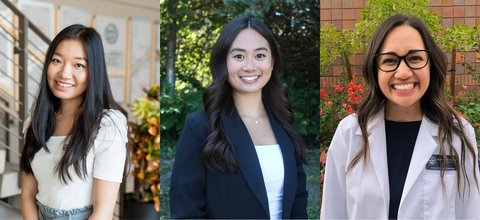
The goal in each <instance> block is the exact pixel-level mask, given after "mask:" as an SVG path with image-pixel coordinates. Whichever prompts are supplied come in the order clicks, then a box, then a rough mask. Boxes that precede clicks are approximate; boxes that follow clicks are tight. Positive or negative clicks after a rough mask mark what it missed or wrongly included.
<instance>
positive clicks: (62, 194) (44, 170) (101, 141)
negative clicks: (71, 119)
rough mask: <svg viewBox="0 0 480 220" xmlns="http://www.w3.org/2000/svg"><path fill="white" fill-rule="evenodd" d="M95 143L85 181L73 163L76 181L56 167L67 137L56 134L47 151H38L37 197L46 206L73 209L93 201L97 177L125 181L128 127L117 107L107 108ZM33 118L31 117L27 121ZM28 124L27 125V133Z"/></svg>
mask: <svg viewBox="0 0 480 220" xmlns="http://www.w3.org/2000/svg"><path fill="white" fill-rule="evenodd" d="M105 111H107V114H106V115H105V116H104V117H103V118H102V121H101V124H100V128H99V131H98V135H97V137H96V139H95V143H94V146H92V148H91V149H90V151H89V153H88V155H87V161H86V163H87V173H88V176H87V178H86V179H85V180H83V179H80V178H79V177H78V175H77V174H76V173H75V170H74V168H73V166H71V167H70V168H69V174H70V176H71V177H72V181H69V182H68V185H66V184H64V183H63V182H62V181H61V179H60V177H59V175H58V173H56V172H55V166H56V165H57V164H58V161H59V160H60V158H61V156H62V154H63V149H62V148H63V145H64V144H65V139H66V137H67V136H52V137H50V139H49V140H48V141H47V148H48V149H49V150H50V153H47V152H46V151H45V150H44V149H43V148H42V149H40V151H38V152H37V153H36V154H35V157H34V158H33V160H32V163H31V166H32V170H33V174H34V176H35V178H36V179H37V182H38V194H37V196H36V198H37V200H38V201H39V202H40V203H42V204H43V205H45V206H48V207H51V208H54V209H58V210H69V209H74V208H82V207H84V206H89V205H92V204H93V184H94V178H97V179H101V180H105V181H111V182H122V177H123V168H124V163H125V156H126V148H125V143H127V142H128V133H127V131H128V127H127V121H126V118H125V116H124V115H123V114H122V113H121V112H120V111H117V110H105ZM29 123H30V121H29V120H28V119H27V120H26V121H25V124H26V125H28V124H29ZM25 132H26V126H24V133H25Z"/></svg>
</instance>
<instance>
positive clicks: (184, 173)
mask: <svg viewBox="0 0 480 220" xmlns="http://www.w3.org/2000/svg"><path fill="white" fill-rule="evenodd" d="M210 60H211V61H210V69H211V71H212V76H213V81H212V83H211V85H210V86H209V87H208V88H207V89H206V90H205V92H204V94H203V103H204V107H205V109H202V110H200V111H197V112H195V113H192V114H190V115H188V116H187V119H186V122H185V127H184V130H183V133H182V137H181V139H180V142H179V144H178V146H177V151H176V155H175V162H174V166H173V171H172V179H171V187H170V210H171V217H172V218H173V219H178V218H236V219H251V218H255V219H293V218H297V219H298V218H299V219H307V218H308V216H307V212H306V207H307V195H308V192H307V190H306V175H305V171H304V170H303V167H302V163H305V146H304V143H303V141H302V139H301V137H300V135H299V134H298V133H297V132H296V131H295V129H294V125H293V121H294V118H293V114H292V110H291V105H290V102H289V101H288V99H287V97H286V96H287V93H286V90H285V88H284V87H283V85H282V83H281V82H280V79H279V77H280V70H281V59H280V52H279V49H278V47H277V44H276V42H275V39H274V37H273V35H272V34H271V32H270V31H269V30H268V28H267V27H266V26H265V25H264V24H263V23H262V22H261V21H260V20H258V19H255V18H237V19H234V20H232V21H231V22H229V23H228V24H227V25H226V26H225V27H224V29H223V30H222V32H221V34H220V36H219V38H218V40H217V42H216V43H215V45H214V48H213V51H212V54H211V59H210Z"/></svg>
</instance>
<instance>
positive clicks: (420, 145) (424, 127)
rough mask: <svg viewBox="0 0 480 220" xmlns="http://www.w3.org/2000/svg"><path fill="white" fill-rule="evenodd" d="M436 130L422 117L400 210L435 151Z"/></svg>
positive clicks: (431, 123) (432, 124) (435, 126)
mask: <svg viewBox="0 0 480 220" xmlns="http://www.w3.org/2000/svg"><path fill="white" fill-rule="evenodd" d="M437 129H438V126H437V125H436V124H434V123H433V122H431V121H429V120H428V119H427V118H426V117H425V116H423V119H422V123H421V125H420V129H419V131H418V135H417V140H416V141H415V147H414V149H413V154H412V159H411V160H410V166H409V168H408V173H407V178H406V180H405V185H404V186H403V192H402V199H401V200H400V206H399V209H398V210H400V209H401V208H402V205H403V202H404V200H405V198H406V197H407V196H408V193H409V192H410V190H411V189H412V187H413V184H414V183H415V182H416V181H417V179H418V177H419V176H420V173H422V171H423V170H424V169H425V166H426V164H427V162H428V160H429V159H430V157H431V156H432V154H433V153H434V152H435V149H437V146H438V144H437V142H436V141H435V140H436V139H437Z"/></svg>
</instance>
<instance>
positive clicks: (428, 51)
mask: <svg viewBox="0 0 480 220" xmlns="http://www.w3.org/2000/svg"><path fill="white" fill-rule="evenodd" d="M419 51H425V52H427V54H428V57H427V62H425V65H423V66H422V67H415V68H414V67H411V66H410V65H409V64H408V62H407V59H406V58H407V56H408V55H410V54H411V53H415V52H419ZM380 55H394V56H396V57H398V59H399V62H398V63H397V66H396V67H395V68H394V69H393V70H388V71H385V70H382V68H380V65H378V63H377V60H376V57H378V56H380ZM402 60H403V61H404V62H405V64H407V66H408V68H410V69H414V70H417V69H422V68H424V67H425V66H427V64H428V61H430V50H411V51H409V52H408V53H407V54H405V55H404V56H398V55H397V54H396V53H393V52H388V53H379V54H375V55H373V62H374V63H375V65H376V66H377V67H378V69H380V70H381V71H383V72H392V71H395V70H397V69H398V67H399V66H400V63H401V62H402Z"/></svg>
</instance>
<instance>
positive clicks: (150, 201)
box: [123, 85, 160, 219]
mask: <svg viewBox="0 0 480 220" xmlns="http://www.w3.org/2000/svg"><path fill="white" fill-rule="evenodd" d="M142 90H143V91H144V92H146V93H147V94H146V95H145V96H141V97H138V98H136V99H135V100H134V101H133V104H132V109H131V110H132V114H133V115H134V116H135V122H133V121H130V122H129V124H130V126H131V144H130V150H131V151H130V152H131V154H132V155H131V156H132V163H133V165H134V167H135V168H134V170H133V171H132V172H131V175H133V176H134V177H135V192H134V194H132V195H130V196H129V197H130V198H126V199H125V203H124V204H126V205H125V206H124V210H123V216H124V217H123V218H126V219H128V218H136V219H150V218H156V219H159V217H160V215H159V211H160V129H159V124H160V85H155V86H153V87H152V88H150V90H147V89H145V88H142ZM132 197H133V198H132ZM132 200H134V201H135V202H132ZM140 206H141V207H144V208H141V207H140ZM130 210H131V211H130ZM149 212H153V215H154V216H151V215H150V217H148V216H145V217H143V216H140V215H141V214H147V215H148V213H149ZM155 215H158V218H157V216H155Z"/></svg>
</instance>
